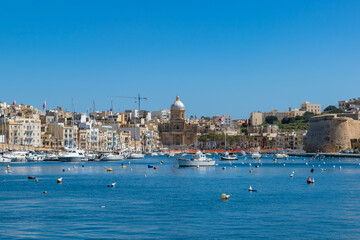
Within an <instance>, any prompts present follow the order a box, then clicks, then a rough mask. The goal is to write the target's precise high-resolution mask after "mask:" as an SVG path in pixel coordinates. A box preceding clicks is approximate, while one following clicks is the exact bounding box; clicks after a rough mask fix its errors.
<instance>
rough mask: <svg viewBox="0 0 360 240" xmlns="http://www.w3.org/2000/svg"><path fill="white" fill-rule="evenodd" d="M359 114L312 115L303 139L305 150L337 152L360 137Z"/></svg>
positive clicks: (349, 146) (349, 145)
mask: <svg viewBox="0 0 360 240" xmlns="http://www.w3.org/2000/svg"><path fill="white" fill-rule="evenodd" d="M359 119H360V118H359V114H328V115H322V116H316V117H312V118H311V119H310V121H309V128H308V132H307V134H306V138H305V141H304V149H305V151H306V152H315V151H320V152H338V151H340V150H342V149H349V148H351V142H358V141H359V139H360V120H359Z"/></svg>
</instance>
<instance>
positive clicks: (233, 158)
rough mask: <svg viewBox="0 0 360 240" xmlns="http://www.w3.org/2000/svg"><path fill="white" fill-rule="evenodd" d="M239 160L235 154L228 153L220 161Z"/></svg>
mask: <svg viewBox="0 0 360 240" xmlns="http://www.w3.org/2000/svg"><path fill="white" fill-rule="evenodd" d="M238 159H239V158H238V157H237V156H236V154H234V153H229V152H228V151H226V152H224V154H223V156H222V157H221V158H220V160H230V161H231V160H238Z"/></svg>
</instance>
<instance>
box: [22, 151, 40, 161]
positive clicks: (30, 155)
mask: <svg viewBox="0 0 360 240" xmlns="http://www.w3.org/2000/svg"><path fill="white" fill-rule="evenodd" d="M25 158H26V161H28V162H40V161H44V159H45V155H44V154H38V153H34V152H31V153H28V154H27V155H26V157H25Z"/></svg>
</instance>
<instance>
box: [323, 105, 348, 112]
mask: <svg viewBox="0 0 360 240" xmlns="http://www.w3.org/2000/svg"><path fill="white" fill-rule="evenodd" d="M324 112H325V113H343V112H344V111H343V110H341V109H338V108H337V107H335V106H333V105H330V106H327V107H326V108H325V109H324Z"/></svg>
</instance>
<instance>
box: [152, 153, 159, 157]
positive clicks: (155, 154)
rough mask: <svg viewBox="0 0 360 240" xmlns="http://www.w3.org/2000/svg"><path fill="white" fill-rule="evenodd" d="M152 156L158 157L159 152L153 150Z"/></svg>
mask: <svg viewBox="0 0 360 240" xmlns="http://www.w3.org/2000/svg"><path fill="white" fill-rule="evenodd" d="M151 156H152V157H157V156H159V154H158V153H157V152H153V153H151Z"/></svg>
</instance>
